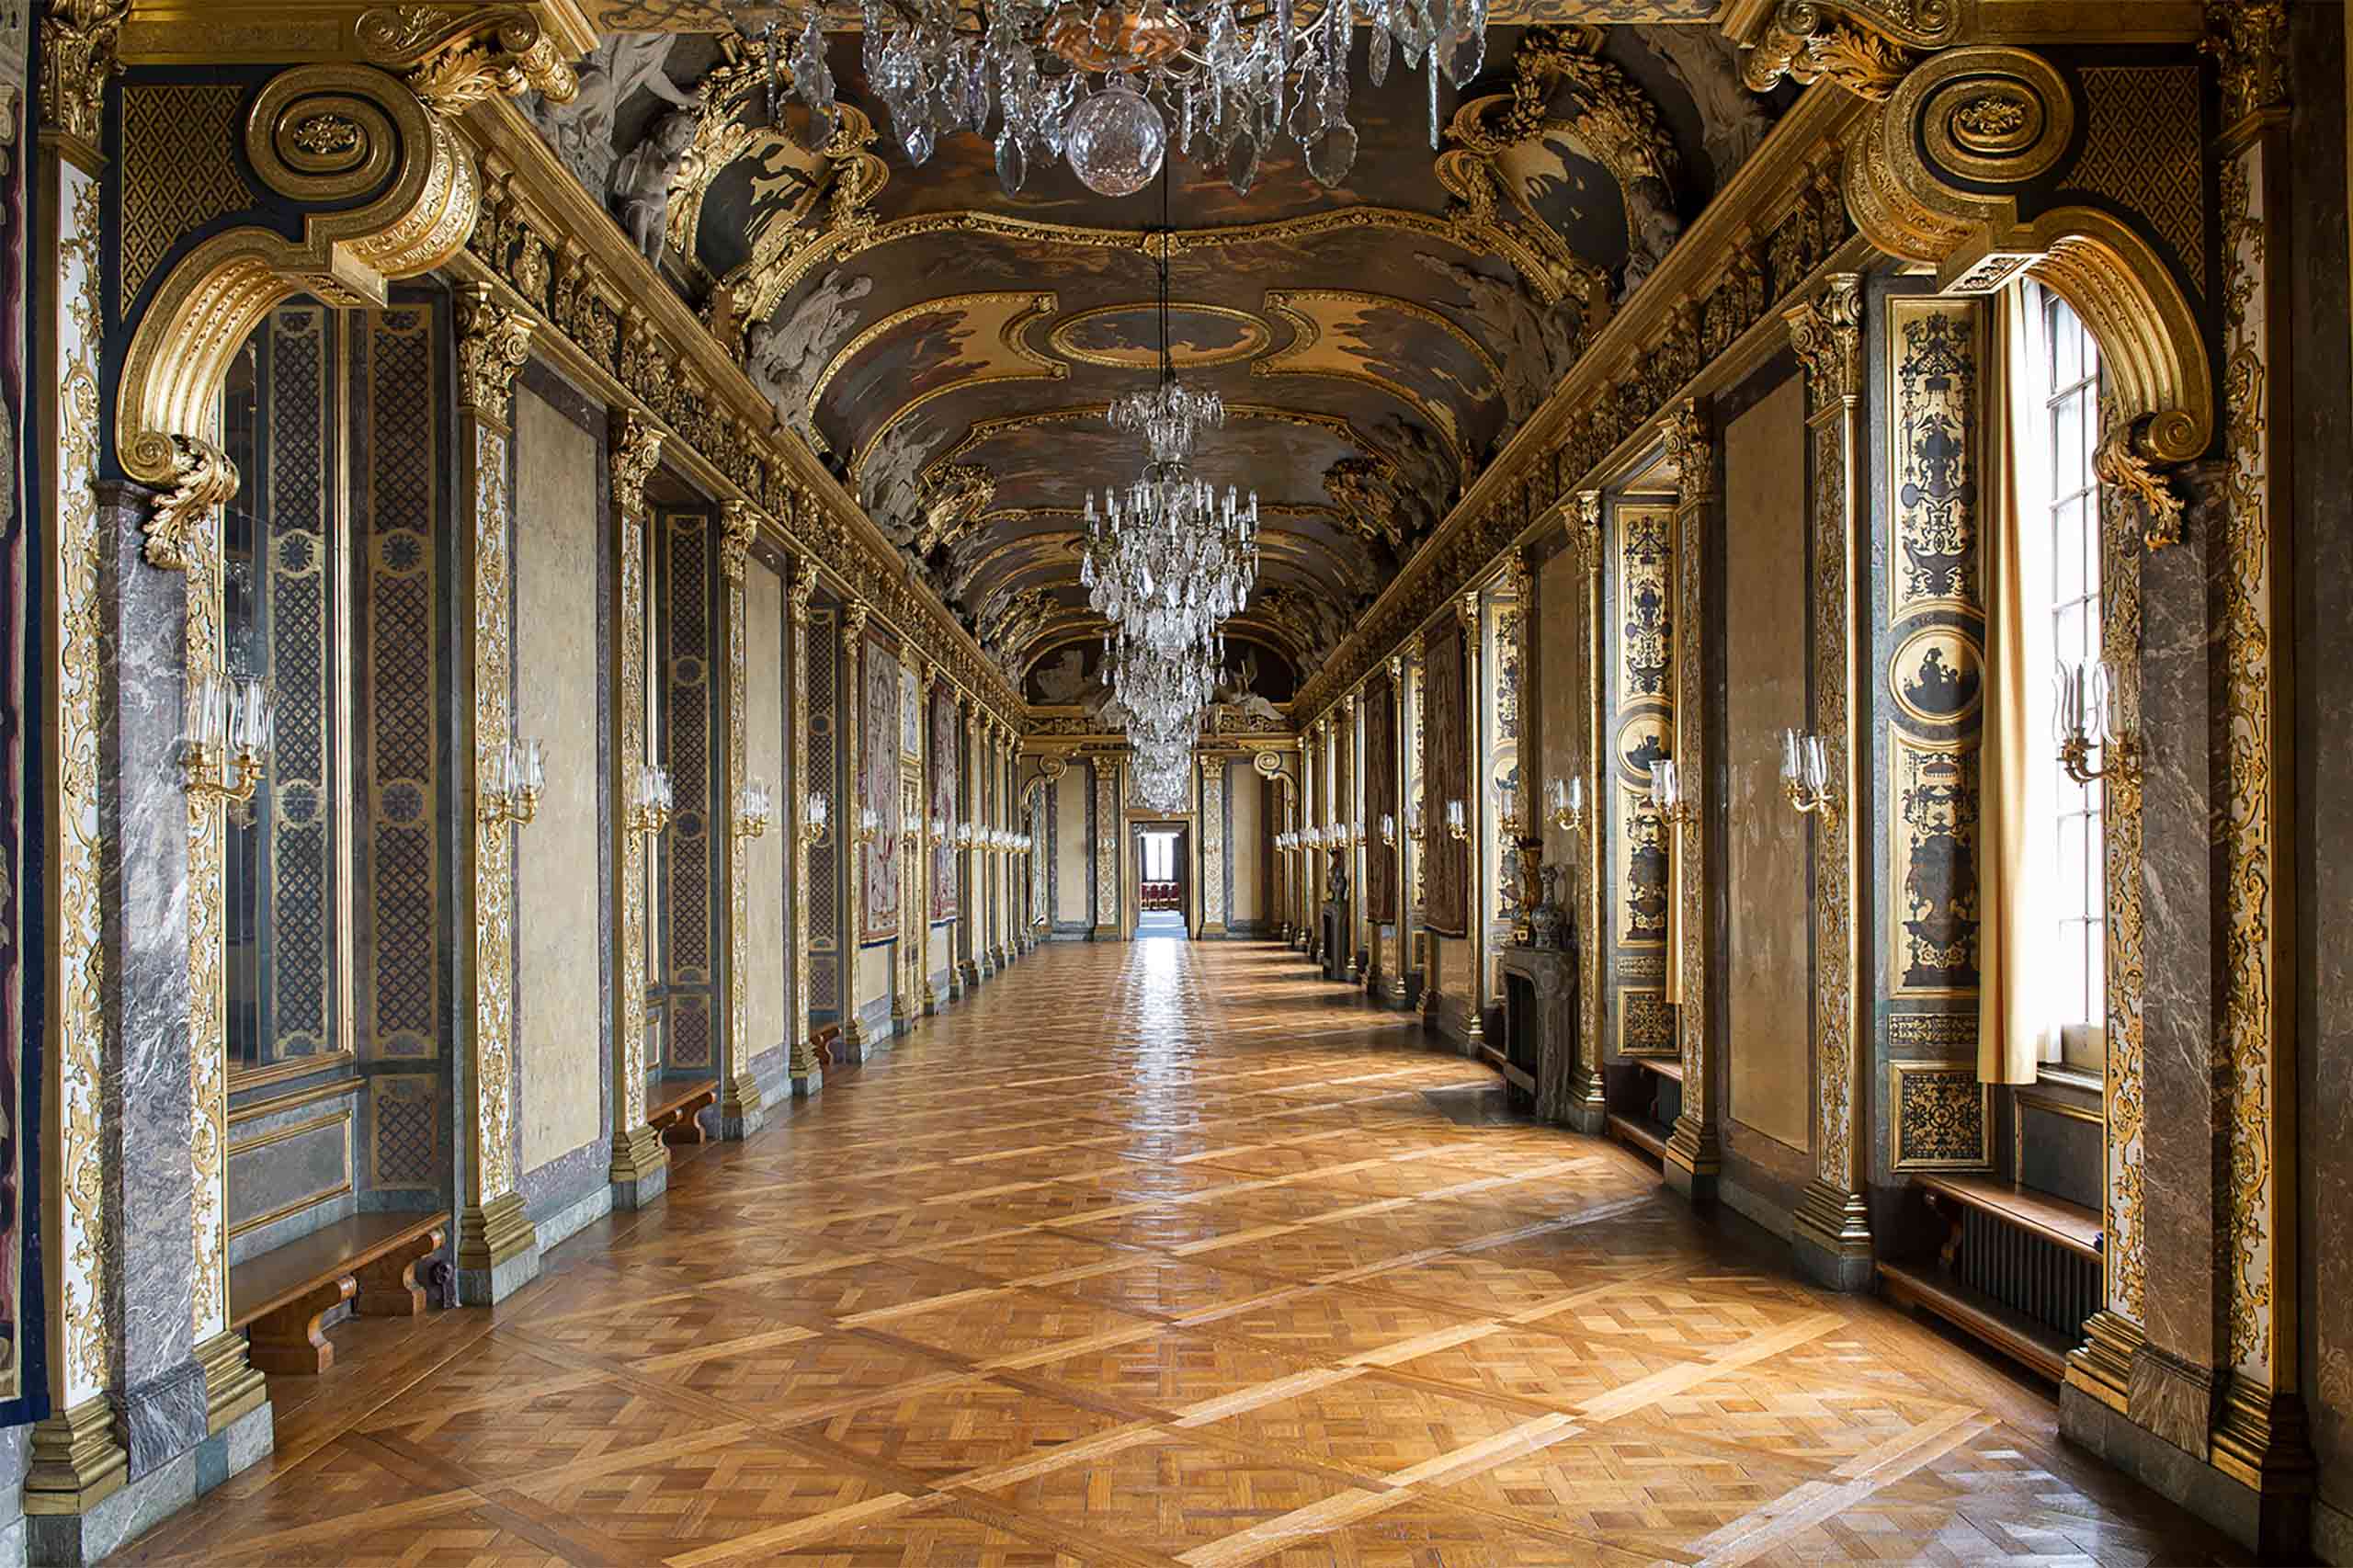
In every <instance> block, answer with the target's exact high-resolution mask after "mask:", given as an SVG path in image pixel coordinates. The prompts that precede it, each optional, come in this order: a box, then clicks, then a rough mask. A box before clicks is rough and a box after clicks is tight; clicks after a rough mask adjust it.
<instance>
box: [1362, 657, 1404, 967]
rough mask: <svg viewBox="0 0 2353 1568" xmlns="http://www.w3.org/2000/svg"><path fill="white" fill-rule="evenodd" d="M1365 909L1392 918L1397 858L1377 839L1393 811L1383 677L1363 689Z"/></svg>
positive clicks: (1393, 734) (1388, 694) (1393, 738)
mask: <svg viewBox="0 0 2353 1568" xmlns="http://www.w3.org/2000/svg"><path fill="white" fill-rule="evenodd" d="M1364 701H1365V704H1366V707H1365V716H1364V820H1365V827H1366V831H1367V833H1368V834H1369V835H1370V846H1369V848H1368V850H1367V853H1366V855H1365V870H1364V896H1365V908H1366V909H1367V910H1368V911H1369V912H1370V915H1371V916H1372V918H1373V919H1375V920H1379V921H1394V920H1395V919H1396V918H1397V858H1396V856H1395V855H1393V854H1392V853H1390V852H1389V848H1388V846H1386V845H1384V844H1382V843H1381V838H1380V832H1381V818H1382V817H1384V816H1386V817H1391V818H1394V817H1395V816H1396V815H1397V705H1396V697H1395V693H1394V692H1393V691H1392V688H1391V687H1390V684H1389V677H1388V676H1375V677H1374V678H1373V679H1371V680H1370V681H1368V682H1366V683H1365V688H1364Z"/></svg>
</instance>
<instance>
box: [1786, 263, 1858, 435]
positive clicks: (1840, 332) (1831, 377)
mask: <svg viewBox="0 0 2353 1568" xmlns="http://www.w3.org/2000/svg"><path fill="white" fill-rule="evenodd" d="M1781 319H1782V320H1784V321H1786V322H1788V323H1789V324H1790V347H1791V348H1793V349H1794V350H1796V352H1797V357H1798V358H1799V359H1800V360H1801V361H1802V363H1803V364H1804V366H1805V372H1806V389H1807V391H1808V392H1809V393H1810V394H1811V396H1812V399H1813V409H1814V412H1816V413H1820V412H1822V411H1823V410H1824V408H1827V407H1828V406H1830V405H1831V404H1833V403H1845V404H1847V405H1849V406H1851V405H1852V404H1853V403H1855V401H1856V400H1857V399H1859V397H1861V396H1862V391H1863V279H1862V277H1861V275H1860V274H1859V273H1853V272H1841V273H1837V274H1835V275H1833V276H1832V277H1830V278H1825V279H1824V283H1823V290H1822V292H1821V294H1819V295H1818V296H1816V297H1815V298H1813V299H1812V300H1809V301H1806V302H1805V303H1803V304H1802V305H1797V306H1795V307H1793V308H1791V309H1790V310H1787V311H1784V312H1781Z"/></svg>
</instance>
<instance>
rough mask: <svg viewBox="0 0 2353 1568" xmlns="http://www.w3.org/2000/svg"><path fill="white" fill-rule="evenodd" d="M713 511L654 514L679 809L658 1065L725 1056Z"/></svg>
mask: <svg viewBox="0 0 2353 1568" xmlns="http://www.w3.org/2000/svg"><path fill="white" fill-rule="evenodd" d="M713 531H714V525H713V522H712V519H710V517H705V516H703V515H702V514H700V513H697V512H665V513H662V514H660V516H659V517H657V519H656V524H655V528H654V540H655V548H656V549H657V550H659V551H661V562H660V567H659V570H660V574H661V575H660V584H661V587H660V594H659V597H658V599H657V601H656V602H657V603H659V604H660V606H661V624H660V627H659V629H658V645H659V647H660V649H661V655H660V665H659V667H660V669H661V672H662V686H661V702H662V710H661V723H662V744H661V748H660V751H659V753H658V755H659V756H661V758H662V761H663V763H664V765H665V766H666V767H668V768H669V769H670V788H671V790H672V792H673V794H674V795H675V797H676V802H677V806H676V812H677V814H676V816H674V817H673V818H672V819H671V822H670V826H669V830H668V831H667V832H665V834H663V835H662V846H661V850H660V854H661V864H662V881H663V892H664V897H663V901H662V919H661V927H660V929H661V933H662V940H661V946H660V949H659V950H660V953H661V956H662V966H661V973H660V982H661V988H662V989H661V994H662V995H663V997H664V998H665V1002H666V1004H667V1006H666V1019H667V1024H668V1027H667V1028H665V1030H664V1035H665V1044H666V1047H667V1054H666V1056H665V1059H664V1061H663V1063H662V1065H663V1066H665V1068H669V1069H671V1070H674V1071H676V1072H681V1073H692V1074H704V1073H710V1072H712V1071H713V1070H715V1068H716V1067H717V1065H718V1062H719V1054H718V1028H717V1024H716V1007H717V993H716V990H715V988H714V967H715V963H716V960H715V959H714V957H713V954H714V951H715V949H716V945H717V943H718V941H719V935H720V934H719V930H718V923H717V921H716V920H715V919H714V918H713V914H712V911H713V909H714V907H715V906H714V903H713V891H712V890H713V889H715V888H716V887H718V886H719V885H720V883H721V878H722V868H721V865H720V855H721V854H722V852H723V846H722V843H721V841H720V836H719V835H718V834H717V833H716V832H714V831H713V824H715V823H717V822H722V821H724V820H725V819H724V816H723V813H722V806H721V802H720V796H721V795H722V793H723V792H724V785H723V782H722V779H721V778H720V775H719V769H718V767H716V763H717V761H718V748H717V746H716V745H715V744H714V737H715V736H716V734H717V733H718V726H719V722H720V715H719V687H718V684H717V682H715V681H714V680H713V679H712V672H711V660H712V656H713V648H714V638H713V632H714V631H715V630H716V628H717V625H718V619H719V618H718V614H717V610H718V602H717V595H718V592H719V552H718V551H717V549H716V548H714V543H713V537H712V536H713Z"/></svg>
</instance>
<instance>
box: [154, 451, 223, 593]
mask: <svg viewBox="0 0 2353 1568" xmlns="http://www.w3.org/2000/svg"><path fill="white" fill-rule="evenodd" d="M171 442H172V487H171V489H169V490H168V491H165V493H164V494H162V495H161V496H159V497H158V498H157V499H156V502H155V509H154V510H153V512H151V513H150V514H148V517H147V522H146V526H145V529H144V531H145V533H146V536H147V543H146V556H147V563H148V564H149V565H150V566H158V567H161V568H163V569H164V570H165V571H166V572H185V571H187V570H188V562H189V559H190V557H191V553H192V552H191V549H190V545H189V540H188V536H189V534H190V532H191V531H192V530H193V529H195V528H199V527H201V526H203V523H204V520H205V519H206V518H207V517H210V515H211V512H212V509H213V508H214V507H216V506H221V505H222V504H223V503H225V502H227V501H228V499H229V498H230V497H231V496H233V495H234V494H236V493H237V465H236V464H234V463H233V462H231V461H230V460H229V456H228V454H227V453H226V452H223V451H222V449H220V448H218V447H216V446H214V445H213V444H212V443H211V442H210V441H202V440H199V439H197V438H196V437H192V436H174V437H171Z"/></svg>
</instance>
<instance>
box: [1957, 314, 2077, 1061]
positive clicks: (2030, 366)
mask: <svg viewBox="0 0 2353 1568" xmlns="http://www.w3.org/2000/svg"><path fill="white" fill-rule="evenodd" d="M2026 289H2027V285H2025V284H2024V283H2022V282H2021V283H2014V284H2012V285H2011V286H2010V287H2009V288H2007V289H2005V290H2002V292H2001V293H2000V294H1998V295H1996V296H1995V301H1994V345H1995V351H1994V354H1993V356H1992V361H1991V365H1990V369H1991V370H1992V375H1991V376H1990V377H1989V383H1990V384H1989V386H1988V388H1987V392H1988V394H1989V395H1988V397H1987V400H1986V401H1987V403H1988V404H1989V405H1990V408H1989V412H1990V415H1991V417H1990V418H1988V420H1987V421H1986V425H1987V436H1988V439H1987V442H1986V459H1987V460H1986V464H1985V470H1984V475H1983V476H1982V480H1983V482H1982V483H1981V484H1980V485H1979V488H1978V494H1979V496H1980V497H1981V499H1982V500H1983V502H1984V508H1985V516H1984V521H1983V526H1982V529H1981V535H1980V537H1981V538H1982V539H1983V540H1984V548H1985V569H1986V617H1985V642H1986V647H1985V710H1984V739H1983V742H1982V749H1981V752H1980V756H1979V788H1980V798H1979V801H1978V820H1979V824H1980V827H1981V831H1980V833H1979V835H1978V847H1977V890H1978V915H1979V919H1978V927H1977V968H1978V984H1979V989H1978V1003H1977V1006H1978V1014H1977V1017H1978V1028H1977V1075H1978V1076H1979V1077H1980V1078H1981V1079H1984V1081H1985V1082H1987V1083H1992V1084H2030V1083H2032V1082H2034V1078H2035V1074H2036V1070H2037V1067H2038V1065H2039V1064H2040V1062H2043V1061H2044V1060H2046V1059H2048V1058H2052V1057H2055V1056H2057V1054H2058V1051H2057V1050H2056V1049H2055V1047H2056V1045H2057V1043H2058V1033H2057V1029H2056V1027H2055V1023H2054V1019H2053V1014H2052V1003H2053V996H2052V985H2053V975H2052V963H2051V945H2052V944H2051V933H2050V930H2049V925H2050V921H2049V916H2048V914H2047V912H2048V911H2050V910H2051V908H2052V904H2053V902H2054V899H2055V896H2056V894H2057V892H2058V889H2057V886H2056V879H2057V868H2058V832H2057V810H2058V804H2057V800H2056V791H2055V790H2054V789H2053V778H2052V768H2051V760H2050V759H2051V754H2052V748H2053V744H2054V743H2053V742H2052V739H2051V736H2050V726H2051V718H2050V714H2051V699H2050V698H2049V697H2048V696H2047V695H2046V693H2047V689H2048V687H2050V685H2051V680H2052V674H2053V672H2054V671H2055V669H2056V661H2055V657H2054V652H2053V645H2052V631H2051V609H2050V591H2049V587H2048V585H2049V584H2050V583H2051V582H2052V561H2051V553H2052V529H2051V520H2050V513H2049V510H2048V508H2047V506H2045V505H2044V504H2043V502H2044V499H2045V498H2047V497H2048V496H2049V494H2050V493H2051V482H2050V478H2049V475H2048V473H2047V472H2045V471H2046V470H2047V469H2048V467H2049V463H2050V460H2049V456H2048V453H2047V451H2046V448H2047V446H2048V444H2049V443H2048V442H2047V440H2046V439H2045V438H2044V431H2043V419H2044V415H2043V406H2042V399H2041V397H2040V395H2039V394H2040V390H2041V387H2042V383H2043V380H2044V378H2043V376H2042V375H2041V374H2040V371H2039V369H2037V368H2038V367H2039V366H2040V365H2041V364H2042V363H2043V362H2044V356H2045V354H2046V353H2047V349H2046V348H2045V346H2044V345H2043V342H2042V337H2043V331H2042V323H2041V312H2040V311H2039V310H2037V309H2035V308H2033V305H2032V302H2031V301H2029V298H2028V296H2027V292H2026Z"/></svg>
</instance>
